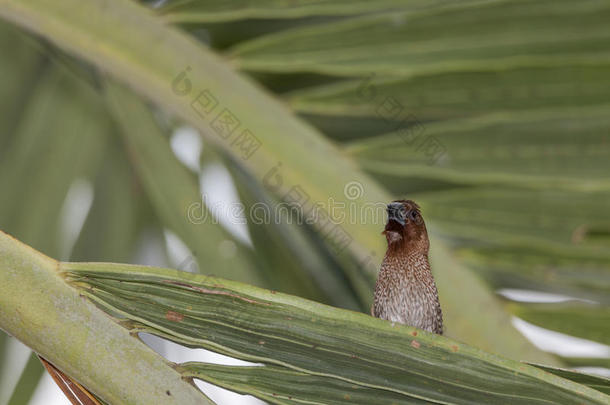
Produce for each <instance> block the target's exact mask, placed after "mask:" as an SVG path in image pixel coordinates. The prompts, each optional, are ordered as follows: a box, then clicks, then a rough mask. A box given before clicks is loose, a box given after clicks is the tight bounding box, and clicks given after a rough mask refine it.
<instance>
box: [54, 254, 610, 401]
mask: <svg viewBox="0 0 610 405" xmlns="http://www.w3.org/2000/svg"><path fill="white" fill-rule="evenodd" d="M61 270H62V272H63V273H64V274H65V276H66V277H67V279H68V280H69V281H70V282H71V283H72V284H73V285H74V286H75V287H77V288H78V289H79V290H80V292H81V293H82V294H85V295H87V296H88V297H90V298H91V299H92V300H94V301H95V302H96V303H97V304H98V305H99V306H100V307H101V308H103V309H104V310H106V311H109V312H110V313H112V314H115V316H119V317H121V318H124V319H125V320H129V321H130V322H124V324H126V325H131V327H132V331H133V332H136V331H146V332H150V333H156V334H159V335H161V336H164V337H167V338H170V339H172V340H174V341H176V342H179V343H182V344H186V345H189V346H194V347H204V348H208V349H212V350H215V351H218V352H221V353H224V354H228V355H231V356H234V357H237V358H241V359H244V360H250V361H256V362H262V363H269V364H274V365H278V366H284V367H287V368H289V369H291V370H294V371H300V372H304V373H307V374H311V375H313V376H319V377H327V378H329V379H337V380H341V381H344V382H348V383H353V384H356V385H360V386H363V387H369V388H376V389H381V390H386V391H389V392H392V393H393V394H392V395H395V394H402V395H404V400H405V401H407V400H408V399H409V398H412V397H414V398H419V399H424V400H429V401H433V402H441V403H472V402H487V403H489V402H494V403H510V404H518V403H527V404H532V403H549V402H550V403H564V404H569V403H604V402H605V401H607V400H608V397H607V396H606V395H604V394H602V393H600V392H598V391H595V390H592V389H590V388H588V387H585V386H582V385H579V384H575V383H573V382H571V381H568V380H564V379H561V378H557V377H555V376H553V375H551V374H548V373H546V372H543V371H541V370H537V369H536V368H534V367H532V366H528V365H525V364H523V363H518V362H514V361H511V360H506V359H503V358H500V357H497V356H494V355H491V354H487V353H484V352H482V351H480V350H477V349H474V348H472V347H469V346H467V345H464V344H461V343H458V342H455V341H452V340H450V339H447V338H445V337H442V336H439V335H435V334H430V333H427V332H425V331H421V330H417V329H415V328H412V327H407V326H403V325H400V324H394V323H391V322H388V321H383V320H380V319H376V318H373V317H370V316H368V315H365V314H360V313H355V312H350V311H346V310H341V309H336V308H332V307H328V306H324V305H322V304H318V303H314V302H311V301H307V300H303V299H300V298H296V297H293V296H288V295H284V294H280V293H274V292H270V291H265V290H261V289H258V288H255V287H249V286H245V285H243V284H239V283H235V282H230V281H226V280H221V279H217V278H211V277H205V276H201V275H190V274H189V275H185V274H183V273H182V274H181V273H180V272H176V271H173V270H164V269H155V268H150V267H141V266H128V265H111V264H94V263H69V264H68V263H66V264H62V266H61ZM290 378H293V377H292V376H290Z"/></svg>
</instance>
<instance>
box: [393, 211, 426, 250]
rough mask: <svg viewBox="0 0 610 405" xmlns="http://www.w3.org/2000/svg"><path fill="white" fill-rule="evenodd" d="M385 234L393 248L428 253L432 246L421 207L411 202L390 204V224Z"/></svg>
mask: <svg viewBox="0 0 610 405" xmlns="http://www.w3.org/2000/svg"><path fill="white" fill-rule="evenodd" d="M383 234H384V235H385V236H386V239H387V241H388V247H391V248H407V249H408V250H413V249H417V250H421V251H422V252H425V253H427V252H428V248H429V246H430V242H429V241H428V232H427V231H426V224H424V219H423V218H422V216H421V212H420V210H419V206H418V205H417V204H416V203H415V202H413V201H411V200H397V201H392V202H391V203H389V204H388V223H387V224H386V226H385V230H384V231H383Z"/></svg>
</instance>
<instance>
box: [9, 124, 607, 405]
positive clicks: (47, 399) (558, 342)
mask: <svg viewBox="0 0 610 405" xmlns="http://www.w3.org/2000/svg"><path fill="white" fill-rule="evenodd" d="M171 146H172V149H173V151H174V153H175V155H176V156H177V157H178V159H180V160H181V161H182V162H183V163H184V164H185V166H187V167H188V168H190V169H191V170H193V171H194V172H196V173H198V174H199V178H200V187H201V192H202V193H205V194H206V198H207V197H208V196H213V197H211V198H210V199H208V200H206V204H208V205H214V204H217V203H219V202H224V203H231V202H237V201H239V198H238V196H237V192H236V190H235V187H234V185H233V184H232V181H231V178H230V175H229V173H228V172H227V170H226V169H225V168H224V167H223V166H221V165H220V164H214V163H213V164H211V165H209V166H206V167H203V168H202V167H201V164H200V155H201V152H202V149H203V145H202V143H201V137H200V136H199V134H198V133H197V132H196V131H195V130H194V129H191V128H188V127H184V128H179V129H177V130H176V131H175V133H174V134H173V136H172V139H171ZM94 198H95V196H94V195H93V187H92V185H91V184H90V183H89V182H87V181H85V180H78V181H76V182H75V183H74V184H73V185H72V187H71V188H70V191H69V192H68V195H67V197H66V201H65V203H64V209H63V211H62V218H61V221H62V224H63V226H62V235H61V238H62V241H63V244H64V245H63V246H64V248H63V254H62V256H63V258H67V257H69V256H70V252H71V250H72V247H73V245H74V243H75V242H76V240H77V238H78V234H79V233H80V230H81V228H82V226H83V224H84V222H85V219H86V217H87V214H88V211H89V209H90V207H91V204H92V202H93V199H94ZM225 214H226V213H225ZM218 220H219V223H220V224H221V225H223V226H224V227H225V228H226V229H227V231H228V232H230V233H231V234H232V235H233V236H234V237H235V238H236V239H237V240H238V241H239V242H240V243H243V244H244V245H246V246H251V240H250V235H249V234H248V229H247V227H246V225H245V224H243V223H236V222H242V221H235V220H234V219H233V218H230V217H229V216H227V215H224V216H223V214H222V213H220V214H219V215H218ZM164 248H166V249H167V252H168V256H169V260H170V262H171V263H166V262H165V259H164V258H165V255H164V254H163V253H162V252H163V249H164ZM190 254H191V252H190V251H189V250H188V248H187V247H186V245H185V244H184V243H183V242H182V241H181V240H180V239H179V238H178V237H177V236H176V235H174V234H172V233H171V232H165V238H164V240H155V239H154V238H152V237H150V236H149V235H146V234H145V235H142V239H141V241H140V244H139V249H138V252H137V253H136V254H135V256H134V262H136V263H140V264H148V265H156V266H172V267H176V266H177V265H179V264H180V262H181V261H183V260H184V259H185V258H187V257H188V256H189V255H190ZM499 293H500V294H501V295H502V296H504V297H505V298H507V299H510V300H514V301H521V302H563V301H566V300H571V299H572V297H568V296H563V295H557V294H548V293H541V292H537V291H526V290H514V289H504V290H501V291H499ZM512 322H513V325H514V326H515V327H516V328H517V329H518V330H519V331H521V333H523V334H524V335H525V336H526V337H527V338H528V339H529V340H530V341H532V343H533V344H534V345H536V346H537V347H539V348H540V349H543V350H547V351H549V352H552V353H557V354H560V355H562V356H566V357H605V358H610V346H607V345H603V344H600V343H596V342H592V341H588V340H585V339H580V338H575V337H572V336H568V335H564V334H561V333H557V332H554V331H550V330H547V329H543V328H539V327H537V326H535V325H532V324H529V323H527V322H525V321H523V320H521V319H518V318H513V320H512ZM142 339H143V340H144V341H145V343H147V344H148V345H149V346H151V347H152V348H153V349H154V350H156V351H157V352H158V353H160V354H162V355H163V356H164V357H166V358H168V359H169V360H171V361H175V362H183V361H204V362H211V363H218V364H231V365H246V364H251V363H246V362H242V361H240V360H236V359H231V358H229V357H226V356H222V355H219V354H216V353H212V352H209V351H206V350H203V349H189V348H185V347H182V346H179V345H177V344H174V343H172V342H168V341H164V340H163V339H160V338H157V337H155V336H152V335H146V336H142ZM29 353H30V350H29V349H28V348H27V347H25V346H23V345H22V344H21V343H19V342H17V341H16V340H15V339H11V342H10V349H9V353H8V358H7V359H6V360H5V361H3V364H0V367H10V369H11V373H9V374H10V376H11V377H12V378H6V379H5V380H4V381H0V405H4V404H6V403H7V401H8V396H9V395H10V394H9V393H10V392H11V391H12V386H13V385H14V384H15V383H16V381H17V379H18V378H19V375H20V374H21V371H22V370H23V367H24V366H25V362H26V361H27V358H28V356H29ZM583 371H587V372H596V373H599V374H604V375H606V376H610V370H608V369H603V368H591V369H587V370H583ZM3 375H4V376H6V375H7V373H3ZM198 386H199V387H200V388H201V389H202V390H203V391H204V392H205V393H206V394H207V395H208V396H209V397H210V398H211V399H212V400H214V401H215V402H216V403H217V404H218V405H256V404H263V403H264V402H262V401H259V400H257V399H255V398H252V397H249V396H243V395H239V394H234V393H232V392H229V391H226V390H223V389H221V388H217V387H214V386H212V385H210V384H206V383H198ZM30 404H31V405H70V403H69V401H68V400H67V399H66V398H65V396H64V395H63V393H62V392H61V391H60V390H59V388H58V387H57V386H56V385H55V383H54V382H53V381H52V380H51V378H50V377H49V376H48V374H47V373H45V376H44V377H43V379H42V380H41V382H40V384H39V386H38V387H37V389H36V392H35V394H34V396H33V398H32V401H31V402H30Z"/></svg>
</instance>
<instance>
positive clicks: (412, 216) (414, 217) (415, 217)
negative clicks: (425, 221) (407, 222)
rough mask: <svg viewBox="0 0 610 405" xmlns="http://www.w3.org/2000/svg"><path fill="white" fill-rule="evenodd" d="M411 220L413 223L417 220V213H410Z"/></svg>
mask: <svg viewBox="0 0 610 405" xmlns="http://www.w3.org/2000/svg"><path fill="white" fill-rule="evenodd" d="M411 219H412V220H414V221H415V220H416V219H417V211H411Z"/></svg>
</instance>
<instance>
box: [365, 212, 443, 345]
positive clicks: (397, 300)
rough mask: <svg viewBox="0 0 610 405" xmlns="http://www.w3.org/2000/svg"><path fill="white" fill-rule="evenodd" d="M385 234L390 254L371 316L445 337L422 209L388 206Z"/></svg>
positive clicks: (385, 263)
mask: <svg viewBox="0 0 610 405" xmlns="http://www.w3.org/2000/svg"><path fill="white" fill-rule="evenodd" d="M383 234H384V235H385V237H386V239H387V241H388V250H387V251H386V254H385V257H384V259H383V262H382V264H381V270H380V272H379V278H378V279H377V285H376V286H375V301H374V304H373V307H372V308H371V315H373V316H376V317H378V318H381V319H387V320H389V321H392V322H400V323H404V324H406V325H410V326H415V327H416V328H420V329H425V330H427V331H430V332H434V333H438V334H442V333H443V315H442V313H441V306H440V304H439V302H438V292H437V291H436V284H435V283H434V278H433V277H432V272H431V271H430V264H429V262H428V250H429V249H430V241H429V240H428V232H427V231H426V225H425V224H424V220H423V218H422V216H421V212H420V210H419V206H418V205H417V204H415V203H414V202H413V201H411V200H399V201H394V202H392V203H390V204H388V223H387V224H386V226H385V230H384V231H383Z"/></svg>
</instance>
